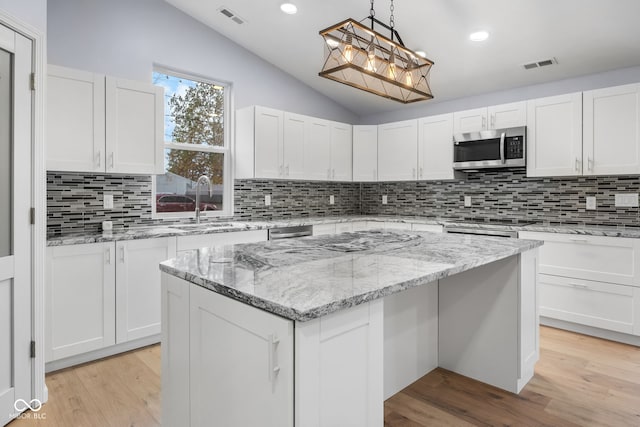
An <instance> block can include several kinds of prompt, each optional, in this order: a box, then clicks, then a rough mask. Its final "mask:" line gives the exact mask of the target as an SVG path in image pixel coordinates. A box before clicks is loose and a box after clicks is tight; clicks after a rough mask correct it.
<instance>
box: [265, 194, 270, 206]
mask: <svg viewBox="0 0 640 427" xmlns="http://www.w3.org/2000/svg"><path fill="white" fill-rule="evenodd" d="M264 205H265V206H271V194H265V195H264Z"/></svg>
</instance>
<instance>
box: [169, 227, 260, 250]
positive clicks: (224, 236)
mask: <svg viewBox="0 0 640 427" xmlns="http://www.w3.org/2000/svg"><path fill="white" fill-rule="evenodd" d="M266 240H267V230H247V231H233V232H224V233H211V234H194V235H191V236H178V237H177V243H176V247H177V253H178V254H180V253H181V252H185V251H188V250H192V249H200V248H208V247H211V246H218V245H235V244H237V243H255V242H264V241H266Z"/></svg>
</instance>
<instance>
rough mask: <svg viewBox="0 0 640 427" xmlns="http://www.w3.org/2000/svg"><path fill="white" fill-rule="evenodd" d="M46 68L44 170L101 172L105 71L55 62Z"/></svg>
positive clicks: (102, 170)
mask: <svg viewBox="0 0 640 427" xmlns="http://www.w3.org/2000/svg"><path fill="white" fill-rule="evenodd" d="M47 71H48V76H47V170H57V171H71V172H104V171H105V161H106V158H105V79H104V75H100V74H93V73H89V72H86V71H79V70H72V69H68V68H62V67H57V66H55V65H49V66H48V70H47Z"/></svg>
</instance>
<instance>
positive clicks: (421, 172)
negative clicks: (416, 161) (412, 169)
mask: <svg viewBox="0 0 640 427" xmlns="http://www.w3.org/2000/svg"><path fill="white" fill-rule="evenodd" d="M423 177H424V170H423V168H422V166H420V178H423Z"/></svg>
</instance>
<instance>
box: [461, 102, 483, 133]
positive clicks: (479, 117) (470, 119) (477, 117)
mask: <svg viewBox="0 0 640 427" xmlns="http://www.w3.org/2000/svg"><path fill="white" fill-rule="evenodd" d="M487 127H488V125H487V109H486V108H475V109H473V110H465V111H457V112H455V113H453V132H454V133H456V134H458V133H467V132H478V131H481V130H486V129H487Z"/></svg>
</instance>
